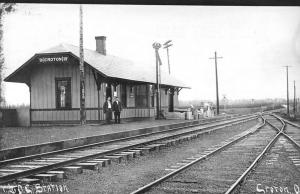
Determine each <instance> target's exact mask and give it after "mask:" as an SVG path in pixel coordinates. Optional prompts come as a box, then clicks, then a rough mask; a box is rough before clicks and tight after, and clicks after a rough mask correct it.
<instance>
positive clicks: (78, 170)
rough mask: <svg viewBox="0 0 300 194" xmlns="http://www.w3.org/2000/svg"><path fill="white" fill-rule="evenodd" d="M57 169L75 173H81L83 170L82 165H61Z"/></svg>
mask: <svg viewBox="0 0 300 194" xmlns="http://www.w3.org/2000/svg"><path fill="white" fill-rule="evenodd" d="M57 170H58V171H59V170H63V171H66V172H70V173H75V174H81V173H82V172H83V171H82V167H81V166H65V167H61V168H59V169H57Z"/></svg>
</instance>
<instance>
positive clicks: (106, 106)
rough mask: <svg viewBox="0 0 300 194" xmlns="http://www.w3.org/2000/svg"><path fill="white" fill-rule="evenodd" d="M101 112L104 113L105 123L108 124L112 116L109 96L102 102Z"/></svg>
mask: <svg viewBox="0 0 300 194" xmlns="http://www.w3.org/2000/svg"><path fill="white" fill-rule="evenodd" d="M103 113H104V114H105V119H106V124H110V121H111V117H112V105H111V102H110V97H107V100H106V101H105V102H104V104H103Z"/></svg>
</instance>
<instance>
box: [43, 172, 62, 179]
mask: <svg viewBox="0 0 300 194" xmlns="http://www.w3.org/2000/svg"><path fill="white" fill-rule="evenodd" d="M47 174H56V177H57V179H64V178H66V174H65V172H64V171H62V170H51V171H48V172H47Z"/></svg>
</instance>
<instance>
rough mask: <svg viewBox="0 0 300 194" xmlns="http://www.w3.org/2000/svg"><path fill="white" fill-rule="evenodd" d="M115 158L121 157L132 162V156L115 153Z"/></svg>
mask: <svg viewBox="0 0 300 194" xmlns="http://www.w3.org/2000/svg"><path fill="white" fill-rule="evenodd" d="M113 155H114V156H121V157H122V158H123V160H124V161H125V160H130V159H131V158H132V157H131V155H130V154H125V153H115V154H113Z"/></svg>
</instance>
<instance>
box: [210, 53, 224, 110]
mask: <svg viewBox="0 0 300 194" xmlns="http://www.w3.org/2000/svg"><path fill="white" fill-rule="evenodd" d="M222 58H223V57H217V51H215V56H214V57H211V58H209V59H214V60H215V69H216V96H217V115H219V113H220V111H219V86H218V62H217V60H218V59H222Z"/></svg>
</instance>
